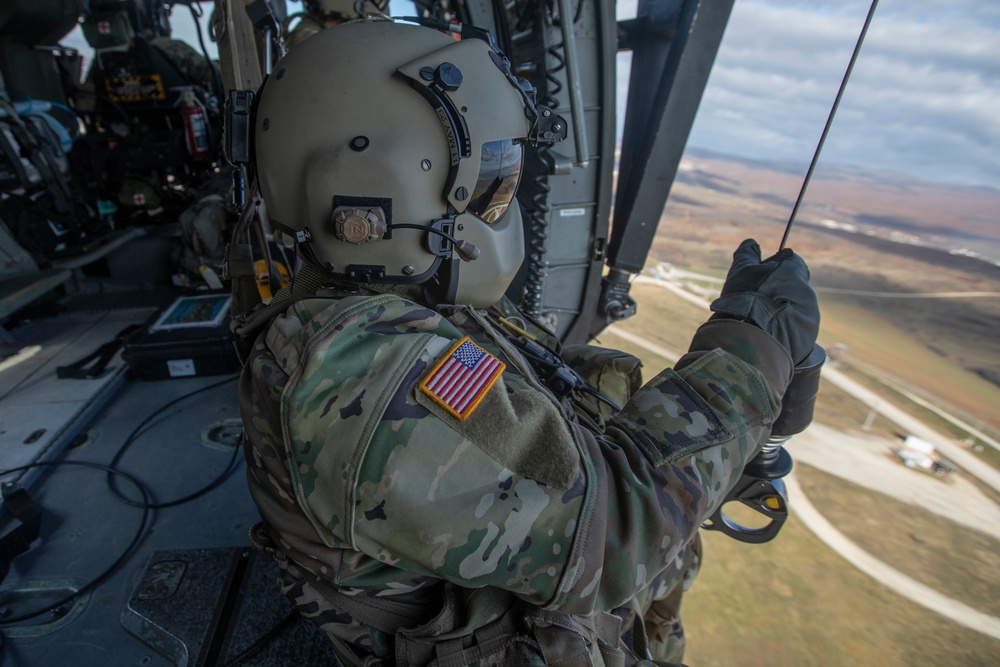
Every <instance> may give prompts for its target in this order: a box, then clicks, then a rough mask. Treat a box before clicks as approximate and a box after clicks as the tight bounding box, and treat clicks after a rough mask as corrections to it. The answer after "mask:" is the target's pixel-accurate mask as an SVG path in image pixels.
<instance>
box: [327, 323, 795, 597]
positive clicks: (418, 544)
mask: <svg viewBox="0 0 1000 667" xmlns="http://www.w3.org/2000/svg"><path fill="white" fill-rule="evenodd" d="M763 342H764V343H767V344H771V345H777V343H773V342H768V341H763ZM399 343H400V344H404V343H403V341H402V340H400V341H399ZM443 349H444V348H443V347H437V348H435V347H433V346H429V347H425V348H424V349H423V351H422V352H421V355H420V362H418V363H417V364H415V365H414V366H413V368H412V369H411V371H410V373H409V374H408V376H407V378H406V379H405V380H404V381H403V382H402V383H401V384H400V387H399V390H398V391H397V392H396V394H395V396H394V397H393V398H392V400H390V401H389V405H388V408H387V409H386V411H385V413H384V414H383V416H382V418H381V420H380V422H379V425H378V427H377V428H376V429H375V431H374V434H373V437H372V440H371V442H370V444H369V446H368V448H367V451H366V453H365V455H364V460H363V463H362V464H361V469H360V474H359V476H358V483H357V484H356V486H355V495H354V497H353V499H352V500H353V503H354V504H355V505H356V506H357V511H356V512H355V513H354V515H353V519H352V522H351V523H352V528H353V530H352V533H351V538H350V539H351V542H352V547H353V548H356V549H359V550H361V551H363V552H365V553H367V554H369V555H370V556H372V557H373V558H376V559H378V560H379V561H380V562H383V563H386V564H391V565H394V566H396V567H400V568H404V569H406V570H409V571H412V572H415V573H419V574H428V575H433V576H437V577H441V578H444V579H447V580H450V581H453V582H456V583H458V584H460V585H462V586H465V587H476V588H478V587H482V586H496V587H500V588H504V589H507V590H510V591H512V592H513V593H514V594H516V595H518V596H519V597H521V598H522V599H524V600H526V601H528V602H530V603H533V604H537V605H540V606H546V607H550V608H559V609H561V610H563V611H567V612H570V613H579V614H589V613H592V612H594V611H595V610H610V609H613V608H615V607H618V606H620V605H622V604H624V603H625V602H627V601H628V600H629V599H630V598H631V597H632V596H633V595H635V593H636V592H638V591H640V590H642V589H643V588H645V587H646V586H647V585H648V584H649V582H650V581H651V580H652V579H653V578H654V577H655V576H656V575H657V574H658V573H659V572H660V571H661V570H662V569H663V568H664V567H666V566H667V565H669V563H670V562H671V561H672V560H673V559H674V557H675V556H676V555H677V554H678V552H679V551H680V550H681V549H683V548H684V546H685V545H686V544H687V543H688V542H689V541H690V540H691V539H693V537H694V535H695V533H696V531H697V529H698V527H699V525H700V524H701V522H702V521H703V520H704V519H705V518H706V517H707V516H709V515H710V514H711V512H712V511H714V509H715V507H716V506H717V505H718V504H719V503H721V501H722V499H723V498H724V496H725V494H726V492H727V491H728V490H729V488H731V487H732V486H733V485H734V484H735V483H736V481H737V480H738V479H739V476H740V474H741V472H742V469H743V467H744V465H745V464H746V462H747V461H749V459H750V458H752V457H753V455H754V454H755V453H756V452H757V451H758V449H759V446H760V443H761V442H762V441H763V439H764V438H765V437H766V436H767V433H768V430H769V425H770V423H771V422H772V420H773V417H774V414H775V413H776V411H777V409H778V406H779V404H778V396H779V395H778V394H777V393H776V392H775V391H773V390H772V388H771V387H770V386H769V385H768V383H767V381H766V379H765V377H764V375H763V374H762V373H761V372H760V371H759V370H757V369H756V368H755V367H753V366H751V365H750V364H748V363H746V362H745V361H743V360H741V359H740V358H739V357H737V356H736V355H734V354H732V353H729V352H726V351H724V350H721V349H715V350H712V351H710V352H705V353H698V354H697V358H695V359H693V360H689V362H688V363H687V365H686V367H685V368H683V369H682V370H681V371H675V370H669V369H668V370H665V371H663V372H662V373H660V374H659V375H658V376H657V377H656V378H654V379H653V380H652V381H651V382H649V383H647V384H646V385H644V386H643V387H641V388H640V389H639V390H638V391H637V392H636V393H635V395H634V396H632V398H631V400H629V402H628V403H627V404H626V405H625V406H624V409H623V410H622V411H621V412H620V413H618V414H617V415H616V416H614V417H613V418H612V419H611V420H610V422H609V425H608V427H607V428H606V429H605V430H604V432H602V433H596V432H593V431H591V430H589V429H588V428H585V427H584V426H582V425H580V424H579V423H577V422H576V421H575V420H572V419H570V418H568V415H566V414H564V413H563V412H562V411H561V409H560V407H559V406H558V404H556V403H555V402H554V401H553V400H551V399H550V398H549V397H548V396H547V395H546V394H545V393H544V392H542V391H541V390H540V389H539V388H537V387H535V386H532V385H531V383H530V382H529V381H527V380H525V379H523V378H521V377H518V376H517V375H515V374H514V373H506V374H505V375H504V377H503V379H502V380H501V381H500V382H498V383H497V384H496V385H495V386H494V387H493V388H492V389H491V390H490V392H489V393H488V395H487V398H486V399H485V400H484V401H483V403H482V405H481V406H480V407H479V408H477V410H476V411H475V413H474V414H473V415H472V416H471V417H469V418H468V419H467V420H464V421H460V420H458V419H456V418H454V417H452V416H451V415H449V414H447V413H445V412H444V411H442V410H440V409H438V408H437V407H436V406H435V405H433V403H430V402H428V401H427V400H425V399H423V398H422V396H421V394H420V392H419V391H416V390H415V386H416V385H417V384H418V382H419V380H420V378H421V377H422V375H423V374H424V373H425V372H426V369H427V368H428V367H429V366H430V365H431V364H432V363H433V362H434V361H435V360H436V359H437V358H439V357H440V355H441V354H442V353H443ZM767 354H770V352H768V353H767ZM349 583H350V582H342V584H349Z"/></svg>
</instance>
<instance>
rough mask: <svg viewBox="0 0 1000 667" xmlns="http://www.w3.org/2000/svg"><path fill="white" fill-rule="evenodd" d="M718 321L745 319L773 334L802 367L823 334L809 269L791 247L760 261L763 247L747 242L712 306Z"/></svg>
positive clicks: (740, 248)
mask: <svg viewBox="0 0 1000 667" xmlns="http://www.w3.org/2000/svg"><path fill="white" fill-rule="evenodd" d="M711 307H712V312H714V313H715V315H713V316H712V318H713V319H715V318H718V317H730V318H735V319H740V320H745V321H747V322H750V323H752V324H755V325H757V326H758V327H760V328H761V329H763V330H764V331H766V332H767V333H769V334H771V335H772V336H774V338H776V339H777V340H778V342H779V343H781V344H782V345H784V346H785V349H787V350H788V351H789V353H790V354H791V355H792V361H794V362H795V365H796V366H797V365H799V364H800V363H801V362H803V361H804V360H805V359H806V357H808V356H809V353H810V352H811V351H812V349H813V345H815V343H816V336H817V334H818V333H819V305H818V304H817V302H816V293H815V292H813V290H812V288H811V287H809V267H807V266H806V263H805V262H804V261H803V260H802V258H801V257H799V256H798V255H796V254H795V253H794V252H792V251H791V250H790V249H789V248H785V249H783V250H779V251H778V252H777V253H776V254H774V255H772V256H771V257H768V258H767V259H765V260H763V261H761V258H760V246H759V245H757V242H756V241H754V240H753V239H747V240H746V241H744V242H743V243H741V244H740V247H739V248H737V249H736V252H734V253H733V264H732V266H731V267H729V275H727V276H726V282H725V284H723V286H722V294H721V295H720V296H719V298H718V299H716V300H715V301H713V302H712V306H711Z"/></svg>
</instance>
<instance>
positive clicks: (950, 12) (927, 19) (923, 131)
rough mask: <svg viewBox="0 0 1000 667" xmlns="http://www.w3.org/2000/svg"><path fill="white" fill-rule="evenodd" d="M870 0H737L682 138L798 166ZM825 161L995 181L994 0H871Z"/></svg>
mask: <svg viewBox="0 0 1000 667" xmlns="http://www.w3.org/2000/svg"><path fill="white" fill-rule="evenodd" d="M629 2H631V3H632V4H633V5H634V2H635V0H629ZM627 4H628V3H627V2H621V3H619V6H620V7H621V8H622V9H625V10H626V11H627ZM869 6H870V0H837V1H836V2H831V1H819V0H736V4H735V7H734V9H733V13H732V15H731V16H730V20H729V24H728V26H727V28H726V33H725V37H724V38H723V42H722V46H721V48H720V51H719V54H718V57H717V58H716V62H715V66H714V68H713V70H712V74H711V78H710V79H709V84H708V87H707V89H706V91H705V95H704V97H703V98H702V102H701V106H700V108H699V111H698V116H697V119H696V121H695V126H694V128H693V130H692V133H691V136H690V139H689V142H688V145H689V146H697V147H701V148H707V149H710V150H714V151H718V152H723V153H730V154H735V155H740V156H744V157H751V158H764V159H774V158H776V159H794V160H800V161H802V162H803V163H808V161H809V160H810V159H811V158H812V153H813V150H814V149H815V146H816V143H817V142H818V140H819V137H820V134H821V132H822V129H823V124H824V123H825V122H826V117H827V114H828V113H829V110H830V106H831V105H832V104H833V101H834V98H835V97H836V94H837V88H838V86H839V85H840V81H841V78H842V77H843V75H844V71H845V70H846V68H847V64H848V62H849V60H850V56H851V52H852V51H853V49H854V44H855V42H856V40H857V36H858V34H859V32H860V31H861V27H862V25H863V24H864V19H865V16H866V15H867V13H868V8H869ZM633 13H634V10H633ZM834 162H836V163H843V164H850V165H857V166H863V167H875V168H888V169H893V170H897V171H901V172H905V173H909V174H913V175H916V176H919V177H922V178H926V179H929V180H934V181H943V182H950V183H960V184H971V185H989V186H992V187H1000V2H996V1H995V0H986V1H983V0H948V1H947V2H942V1H941V0H881V1H880V2H879V5H878V9H877V10H876V12H875V17H874V20H873V22H872V24H871V27H870V29H869V31H868V35H867V37H866V39H865V43H864V46H863V47H862V50H861V54H860V56H859V58H858V62H857V64H856V65H855V68H854V72H853V74H852V76H851V80H850V82H849V84H848V87H847V90H846V92H845V94H844V98H843V100H842V102H841V105H840V109H839V111H838V112H837V116H836V119H835V120H834V124H833V127H832V129H831V131H830V135H829V136H828V138H827V141H826V144H825V145H824V148H823V153H822V157H821V161H820V165H821V167H822V165H823V164H824V163H834Z"/></svg>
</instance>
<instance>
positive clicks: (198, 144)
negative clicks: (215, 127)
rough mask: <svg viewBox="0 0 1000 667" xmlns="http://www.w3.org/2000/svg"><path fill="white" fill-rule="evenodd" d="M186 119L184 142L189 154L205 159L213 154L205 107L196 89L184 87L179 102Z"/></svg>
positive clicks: (195, 157)
mask: <svg viewBox="0 0 1000 667" xmlns="http://www.w3.org/2000/svg"><path fill="white" fill-rule="evenodd" d="M177 104H178V106H180V107H181V117H182V118H183V119H184V143H185V144H187V151H188V154H189V155H190V156H191V157H193V158H194V159H196V160H204V159H205V158H207V157H208V156H209V155H211V152H212V151H211V133H210V130H209V127H208V114H207V113H206V112H205V107H204V106H203V105H202V103H201V102H200V101H199V100H198V98H197V97H195V94H194V89H192V88H184V89H183V90H182V91H181V97H180V99H179V100H178V102H177Z"/></svg>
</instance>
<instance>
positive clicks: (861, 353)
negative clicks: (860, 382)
mask: <svg viewBox="0 0 1000 667" xmlns="http://www.w3.org/2000/svg"><path fill="white" fill-rule="evenodd" d="M820 308H821V311H822V313H823V320H822V326H821V329H820V340H821V341H822V342H823V344H824V345H826V346H828V348H829V347H831V346H834V345H837V344H842V345H845V346H846V348H847V351H848V352H849V354H850V355H851V356H852V357H856V358H858V359H860V360H861V361H863V362H865V363H867V364H870V365H872V366H875V367H876V368H880V369H883V370H885V371H886V372H888V373H890V374H891V375H893V376H895V377H896V378H898V379H900V380H902V381H903V382H905V383H908V384H911V385H914V386H915V387H917V388H919V389H921V390H923V391H925V392H928V393H930V394H932V395H935V396H941V397H946V399H947V402H948V403H950V404H951V405H954V406H956V407H957V408H959V409H961V410H963V411H964V412H966V413H968V414H970V415H973V416H974V417H978V418H980V419H983V420H984V421H987V422H989V423H994V420H996V419H997V417H998V415H997V412H998V409H997V408H998V406H1000V387H997V386H996V385H994V384H992V383H990V382H987V381H986V380H983V379H982V378H980V377H979V376H977V375H975V374H973V373H970V372H969V371H966V370H963V369H961V368H958V367H957V366H955V365H954V364H953V363H951V362H949V361H948V360H947V359H945V358H944V357H942V356H940V355H937V354H935V353H934V351H933V350H930V349H928V348H927V347H925V346H923V345H921V344H920V343H918V342H916V340H915V339H914V338H913V337H912V336H910V335H909V334H908V333H907V332H905V331H902V330H900V329H896V328H895V327H893V326H891V325H890V324H888V323H887V322H885V321H883V320H880V319H879V318H877V317H875V316H874V315H873V314H872V313H871V312H869V311H867V310H864V309H862V308H860V307H858V306H854V305H851V304H847V303H844V302H842V301H840V300H838V299H831V298H821V299H820Z"/></svg>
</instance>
